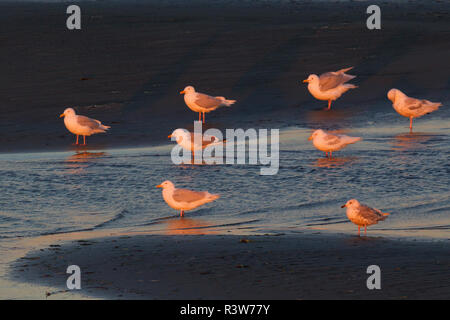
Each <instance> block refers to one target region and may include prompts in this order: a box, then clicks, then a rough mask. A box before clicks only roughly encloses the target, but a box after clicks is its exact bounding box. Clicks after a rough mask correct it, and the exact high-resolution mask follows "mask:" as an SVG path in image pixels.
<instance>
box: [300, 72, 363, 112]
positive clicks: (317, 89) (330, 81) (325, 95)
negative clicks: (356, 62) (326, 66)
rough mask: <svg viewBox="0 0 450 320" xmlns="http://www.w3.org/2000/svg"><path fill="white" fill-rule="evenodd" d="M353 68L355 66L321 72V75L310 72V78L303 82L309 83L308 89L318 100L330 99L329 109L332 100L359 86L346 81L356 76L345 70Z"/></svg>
mask: <svg viewBox="0 0 450 320" xmlns="http://www.w3.org/2000/svg"><path fill="white" fill-rule="evenodd" d="M351 69H353V67H350V68H346V69H341V70H339V71H335V72H327V73H324V74H321V75H320V77H319V76H317V75H316V74H310V75H309V77H308V79H306V80H303V82H307V83H308V90H309V92H310V93H311V94H312V95H313V96H314V98H316V99H318V100H328V109H327V110H330V109H331V101H334V100H336V99H338V98H339V97H340V96H341V95H342V94H343V93H344V92H346V91H347V90H349V89H355V88H358V87H357V86H355V85H353V84H351V83H346V82H347V81H350V80H352V79H353V78H356V76H352V75H350V74H346V73H345V72H347V71H349V70H351Z"/></svg>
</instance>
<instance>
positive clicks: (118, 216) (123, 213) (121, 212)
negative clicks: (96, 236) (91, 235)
mask: <svg viewBox="0 0 450 320" xmlns="http://www.w3.org/2000/svg"><path fill="white" fill-rule="evenodd" d="M127 213H128V211H127V210H125V209H124V210H122V211H120V212H119V213H118V214H116V215H115V216H114V217H112V218H111V219H109V220H107V221H105V222H102V223H99V224H97V225H96V226H94V228H93V229H98V228H103V227H105V226H107V225H109V224H111V223H113V222H116V221H118V220H120V219H123V218H124V217H125V214H127Z"/></svg>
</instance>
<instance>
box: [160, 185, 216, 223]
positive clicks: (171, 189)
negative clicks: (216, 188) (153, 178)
mask: <svg viewBox="0 0 450 320" xmlns="http://www.w3.org/2000/svg"><path fill="white" fill-rule="evenodd" d="M156 187H157V188H163V191H162V195H163V198H164V201H166V203H167V204H168V205H169V207H171V208H173V209H175V210H180V217H184V211H188V210H192V209H195V208H197V207H199V206H201V205H204V204H205V203H208V202H212V201H214V200H216V199H218V198H219V197H220V195H218V194H211V193H209V192H208V191H192V190H188V189H177V188H175V186H174V184H173V183H172V182H171V181H169V180H166V181H164V182H163V183H161V184H159V185H157V186H156Z"/></svg>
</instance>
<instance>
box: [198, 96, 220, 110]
mask: <svg viewBox="0 0 450 320" xmlns="http://www.w3.org/2000/svg"><path fill="white" fill-rule="evenodd" d="M196 98H197V99H196V100H195V103H196V104H197V105H198V106H199V107H202V108H205V109H213V108H217V107H218V106H220V105H221V103H222V102H223V101H222V100H220V99H218V98H215V97H211V96H208V95H207V94H203V93H198V92H197V97H196Z"/></svg>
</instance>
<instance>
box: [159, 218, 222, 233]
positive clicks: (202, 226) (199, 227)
mask: <svg viewBox="0 0 450 320" xmlns="http://www.w3.org/2000/svg"><path fill="white" fill-rule="evenodd" d="M164 223H165V224H166V227H167V230H166V231H167V234H169V235H177V234H188V235H189V234H190V235H195V234H213V233H215V232H213V231H212V230H211V229H209V227H210V225H209V224H207V223H206V222H204V221H202V220H198V219H193V218H182V219H168V220H167V221H165V222H164Z"/></svg>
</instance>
